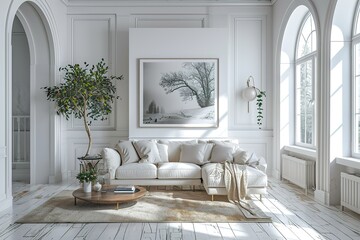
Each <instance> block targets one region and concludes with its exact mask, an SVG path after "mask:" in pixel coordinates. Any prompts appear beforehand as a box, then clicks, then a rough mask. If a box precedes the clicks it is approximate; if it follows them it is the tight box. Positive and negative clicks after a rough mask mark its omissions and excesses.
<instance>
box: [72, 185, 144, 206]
mask: <svg viewBox="0 0 360 240" xmlns="http://www.w3.org/2000/svg"><path fill="white" fill-rule="evenodd" d="M115 187H116V186H107V187H105V188H104V189H103V191H100V192H95V191H92V192H90V193H86V192H84V190H83V189H82V188H79V189H77V190H75V191H74V192H73V193H72V195H73V196H74V201H75V205H76V199H80V200H83V201H86V202H90V203H98V204H112V203H114V204H116V210H118V209H119V203H124V202H131V201H135V200H137V199H139V198H141V197H143V196H144V195H145V194H146V192H147V191H146V189H145V188H143V187H136V191H135V193H114V188H115ZM104 190H105V191H104Z"/></svg>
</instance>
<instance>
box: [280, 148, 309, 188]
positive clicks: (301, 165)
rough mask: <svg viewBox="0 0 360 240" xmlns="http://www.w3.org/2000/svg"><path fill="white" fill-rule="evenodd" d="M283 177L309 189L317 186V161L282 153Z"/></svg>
mask: <svg viewBox="0 0 360 240" xmlns="http://www.w3.org/2000/svg"><path fill="white" fill-rule="evenodd" d="M282 178H283V179H286V180H289V181H290V182H292V183H294V184H296V185H298V186H299V187H302V188H304V189H305V194H307V190H308V189H309V188H311V187H313V186H315V161H310V160H305V159H300V158H297V157H292V156H289V155H286V154H283V155H282Z"/></svg>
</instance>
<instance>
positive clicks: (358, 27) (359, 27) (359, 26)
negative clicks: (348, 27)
mask: <svg viewBox="0 0 360 240" xmlns="http://www.w3.org/2000/svg"><path fill="white" fill-rule="evenodd" d="M358 33H360V19H359V14H358V15H357V19H356V28H355V34H358Z"/></svg>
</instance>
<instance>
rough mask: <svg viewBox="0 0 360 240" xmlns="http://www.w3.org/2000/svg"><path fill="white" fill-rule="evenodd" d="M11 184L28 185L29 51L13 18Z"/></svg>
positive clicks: (24, 37) (24, 38)
mask: <svg viewBox="0 0 360 240" xmlns="http://www.w3.org/2000/svg"><path fill="white" fill-rule="evenodd" d="M11 45H12V66H13V67H12V93H11V94H12V126H13V131H12V143H13V145H12V180H13V182H14V181H16V182H21V183H30V132H31V129H30V102H31V101H30V91H29V89H30V50H29V43H28V40H27V36H26V33H25V30H24V27H23V25H22V24H21V22H20V20H19V18H18V17H17V16H16V17H15V19H14V23H13V27H12V36H11Z"/></svg>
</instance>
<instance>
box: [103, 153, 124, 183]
mask: <svg viewBox="0 0 360 240" xmlns="http://www.w3.org/2000/svg"><path fill="white" fill-rule="evenodd" d="M101 155H102V158H103V161H104V163H105V169H106V170H107V171H108V172H109V175H110V179H115V171H116V169H117V168H118V167H119V166H120V165H121V157H120V154H119V153H118V152H117V151H116V150H115V149H113V148H103V150H102V151H101Z"/></svg>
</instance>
